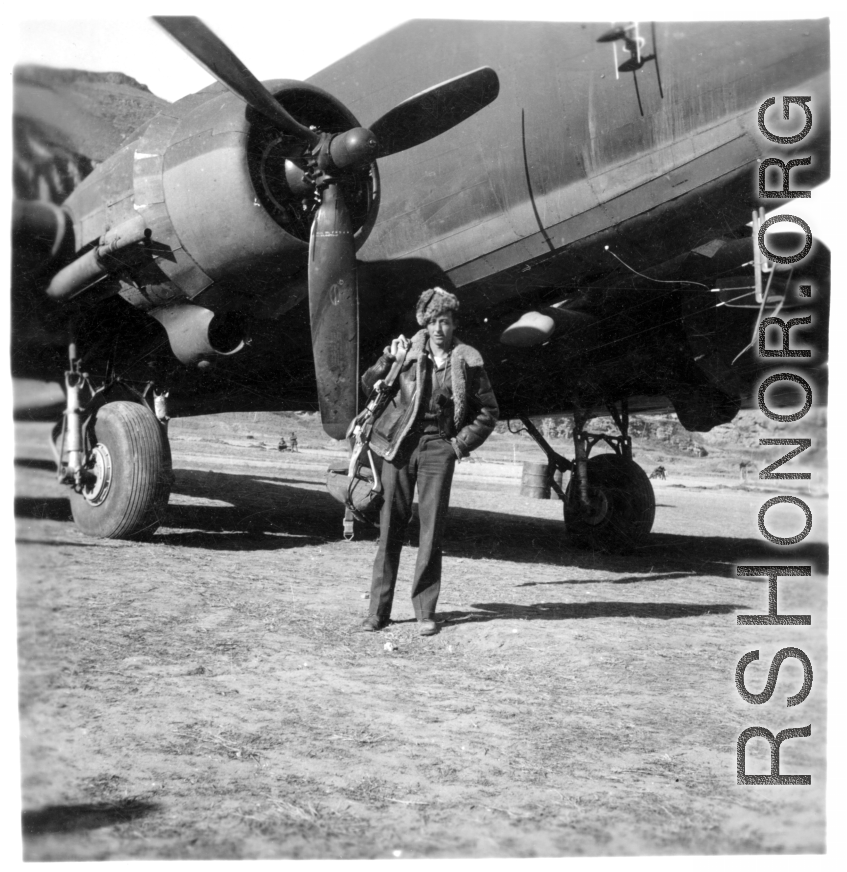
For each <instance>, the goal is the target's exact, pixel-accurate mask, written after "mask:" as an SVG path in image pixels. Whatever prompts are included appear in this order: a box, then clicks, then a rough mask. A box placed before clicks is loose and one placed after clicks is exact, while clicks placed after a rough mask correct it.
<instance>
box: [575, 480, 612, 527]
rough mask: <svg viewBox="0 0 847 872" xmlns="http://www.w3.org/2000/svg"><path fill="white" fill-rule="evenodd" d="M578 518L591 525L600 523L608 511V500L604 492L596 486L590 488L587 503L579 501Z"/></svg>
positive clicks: (594, 525)
mask: <svg viewBox="0 0 847 872" xmlns="http://www.w3.org/2000/svg"><path fill="white" fill-rule="evenodd" d="M580 510H581V511H580V520H582V521H584V522H585V523H586V524H589V525H590V526H592V527H596V526H597V525H598V524H602V523H603V520H604V518H605V517H606V516H607V515H608V513H609V501H608V499H607V498H606V494H605V493H603V491H602V490H600V489H598V488H591V489H590V490H589V494H588V505H587V506H586V505H584V504H583V503H580Z"/></svg>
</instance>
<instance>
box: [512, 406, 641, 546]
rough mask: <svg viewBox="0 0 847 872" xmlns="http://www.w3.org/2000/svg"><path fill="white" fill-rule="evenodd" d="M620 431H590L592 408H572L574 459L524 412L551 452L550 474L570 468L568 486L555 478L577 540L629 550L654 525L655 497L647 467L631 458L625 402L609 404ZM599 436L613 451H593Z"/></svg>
mask: <svg viewBox="0 0 847 872" xmlns="http://www.w3.org/2000/svg"><path fill="white" fill-rule="evenodd" d="M608 408H609V412H610V413H611V415H612V417H613V419H614V421H615V424H616V425H617V427H618V429H619V430H620V435H619V436H610V435H608V434H604V433H603V434H600V433H589V432H587V431H586V430H585V425H586V424H587V423H588V420H589V417H590V416H589V414H588V413H587V412H586V411H585V410H583V409H577V410H576V411H575V412H574V431H573V440H574V460H573V461H570V460H568V459H567V458H566V457H563V456H562V455H561V454H559V453H558V452H556V451H555V450H554V449H553V448H552V447H551V446H550V444H549V443H548V442H547V440H546V439H545V438H544V437H543V436H542V435H541V433H539V432H538V429H537V428H536V427H535V426H534V425H533V423H532V421H530V420H529V418H521V422H522V423H523V425H524V427H525V428H526V431H527V432H528V433H529V435H530V436H532V438H533V439H534V440H535V441H536V442H537V443H538V445H539V447H540V448H541V450H542V451H543V452H544V453H545V454H546V455H547V461H548V470H549V473H550V477H551V478H552V473H553V471H554V470H562V471H563V472H565V471H567V472H570V473H571V480H570V482H568V485H567V488H566V489H565V490H564V491H563V490H562V488H561V487H560V486H559V485H558V484H557V483H556V482H555V481H553V482H552V487H553V490H555V491H556V494H557V495H558V497H559V498H560V499H561V500H562V502H563V504H564V520H565V529H566V531H567V534H568V536H569V538H570V539H571V540H572V541H573V542H574V544H575V545H578V546H580V547H584V548H591V549H594V550H600V551H612V552H617V553H626V552H628V551H631V550H633V549H634V548H637V547H639V546H640V545H643V544H644V542H645V541H646V539H647V535H648V534H649V532H650V530H651V529H652V527H653V521H654V519H655V515H656V498H655V495H654V494H653V486H652V484H651V483H650V479H649V478H648V477H647V473H645V472H644V470H643V469H642V468H641V467H640V466H639V465H638V464H637V463H635V461H634V460H633V459H632V440H631V438H630V436H629V432H628V431H629V416H628V414H627V408H626V402H625V401H624V402H623V403H622V408H621V410H620V412H619V411H618V409H617V408H616V407H615V406H613V405H610V406H609V407H608ZM600 441H604V442H606V443H607V444H608V445H609V446H610V447H611V448H612V449H613V451H614V453H611V454H608V453H607V454H597V455H595V456H594V457H589V453H590V451H591V449H592V448H593V447H594V446H595V445H596V444H597V443H598V442H600Z"/></svg>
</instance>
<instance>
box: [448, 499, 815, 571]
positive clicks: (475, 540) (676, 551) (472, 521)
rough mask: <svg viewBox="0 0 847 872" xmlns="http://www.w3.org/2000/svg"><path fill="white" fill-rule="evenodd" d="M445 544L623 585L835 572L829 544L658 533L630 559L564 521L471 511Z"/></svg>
mask: <svg viewBox="0 0 847 872" xmlns="http://www.w3.org/2000/svg"><path fill="white" fill-rule="evenodd" d="M445 539H446V541H445V548H444V552H445V554H449V555H455V556H462V557H466V558H471V559H475V558H477V559H479V558H484V559H488V560H509V561H512V562H517V563H542V564H547V565H550V564H553V565H556V564H558V565H562V566H568V567H577V568H584V569H593V570H604V571H608V572H615V573H620V574H621V575H623V576H624V578H623V579H622V580H621V581H620V583H627V582H636V581H642V580H644V581H648V580H650V578H644V579H641V578H638V577H637V576H636V573H645V574H648V573H649V574H650V575H651V576H652V577H655V574H656V573H663V574H667V573H676V574H677V577H679V578H682V577H685V576H686V575H698V576H704V575H706V576H718V577H724V578H728V577H735V569H734V567H735V565H737V564H739V563H746V564H768V563H773V562H774V561H777V560H778V561H780V562H783V563H796V564H801V563H808V564H811V565H812V566H813V567H814V569H815V570H816V571H817V572H821V573H826V572H828V569H829V549H828V547H827V545H826V544H825V543H818V542H812V543H806V542H803V543H800V544H799V545H796V546H793V547H792V548H791V549H781V550H779V551H777V550H776V549H775V548H773V547H772V546H769V545H768V544H767V543H766V542H765V541H764V540H761V539H751V538H744V539H742V538H736V537H731V536H697V535H685V534H677V533H652V534H651V535H650V537H649V538H648V540H647V542H646V543H645V544H644V545H643V546H641V547H639V548H637V549H635V550H634V551H632V552H630V553H628V554H608V553H604V552H601V551H592V550H591V549H583V548H579V547H577V546H576V545H574V544H572V543H571V542H569V540H568V539H567V536H566V534H565V529H564V524H563V523H561V522H559V521H553V520H548V519H542V518H527V517H526V516H525V515H511V514H508V513H500V512H489V511H482V510H476V509H465V508H455V509H452V508H451V510H450V520H449V522H448V530H447V533H446V537H445ZM762 581H763V582H764V581H765V580H764V579H762ZM562 583H563V584H565V583H572V584H578V583H581V582H579V581H568V580H566V581H563V582H562Z"/></svg>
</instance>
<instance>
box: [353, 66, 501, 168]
mask: <svg viewBox="0 0 847 872" xmlns="http://www.w3.org/2000/svg"><path fill="white" fill-rule="evenodd" d="M499 93H500V80H499V79H498V78H497V73H495V72H494V70H492V69H491V67H480V68H479V69H478V70H471V72H469V73H464V74H463V75H461V76H456V78H455V79H448V80H447V81H446V82H442V83H441V84H440V85H434V86H433V87H432V88H427V90H426V91H421V93H420V94H416V95H415V96H414V97H409V99H408V100H404V101H403V102H402V103H400V104H399V105H398V106H395V107H394V108H393V109H391V110H390V111H389V112H386V114H385V115H383V116H382V118H380V119H379V120H378V121H376V122H375V123H373V124H371V126H370V130H371V132H372V133H373V135H374V136H375V137H376V138H377V141H378V142H379V151H378V153H377V157H387V156H388V155H390V154H396V153H397V152H398V151H405V150H406V149H407V148H412V146H414V145H420V144H421V143H422V142H426V141H427V140H428V139H432V138H433V137H435V136H438V135H439V134H442V133H444V132H445V131H447V130H449V129H450V128H451V127H455V126H456V125H457V124H460V123H461V122H462V121H464V120H465V119H466V118H470V117H471V115H473V114H474V113H476V112H479V110H480V109H483V108H484V107H486V106H487V105H488V104H489V103H491V102H492V101H493V100H494V99H495V98H496V97H497V95H498V94H499Z"/></svg>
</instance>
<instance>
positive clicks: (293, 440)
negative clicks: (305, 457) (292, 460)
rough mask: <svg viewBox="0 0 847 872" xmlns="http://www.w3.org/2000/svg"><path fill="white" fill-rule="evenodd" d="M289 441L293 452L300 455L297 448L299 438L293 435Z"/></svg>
mask: <svg viewBox="0 0 847 872" xmlns="http://www.w3.org/2000/svg"><path fill="white" fill-rule="evenodd" d="M288 441H289V442H290V443H291V450H292V451H296V452H297V453H298V454H299V453H300V449H299V448H298V447H297V437H296V436H295V435H294V434H293V433H292V434H291V439H289V440H288Z"/></svg>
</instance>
